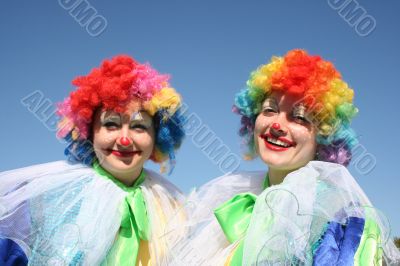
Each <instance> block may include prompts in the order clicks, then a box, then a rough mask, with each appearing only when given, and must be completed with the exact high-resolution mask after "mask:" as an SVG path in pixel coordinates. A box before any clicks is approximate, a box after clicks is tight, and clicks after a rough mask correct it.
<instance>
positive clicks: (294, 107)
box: [254, 92, 317, 171]
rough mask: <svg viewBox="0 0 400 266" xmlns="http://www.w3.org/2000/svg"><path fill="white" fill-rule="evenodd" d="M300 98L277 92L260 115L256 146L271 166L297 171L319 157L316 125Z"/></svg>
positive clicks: (255, 137)
mask: <svg viewBox="0 0 400 266" xmlns="http://www.w3.org/2000/svg"><path fill="white" fill-rule="evenodd" d="M297 100H298V99H297V98H294V97H292V96H290V95H284V94H282V93H275V92H274V93H272V94H271V95H270V96H269V97H268V98H267V99H265V101H264V103H263V109H262V112H261V113H260V114H259V115H258V116H257V119H256V123H255V128H254V141H255V147H256V151H257V153H258V154H259V155H260V157H261V159H262V160H263V161H264V162H265V163H266V164H267V165H268V166H269V168H270V169H277V170H285V171H291V170H295V169H298V168H299V167H302V166H304V165H306V164H307V163H308V162H309V161H310V160H312V159H313V158H314V157H315V152H316V146H317V143H316V128H315V126H314V125H313V124H312V123H311V120H310V119H309V118H308V117H307V114H306V109H305V108H304V106H302V105H299V104H298V101H297Z"/></svg>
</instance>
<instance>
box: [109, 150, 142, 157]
mask: <svg viewBox="0 0 400 266" xmlns="http://www.w3.org/2000/svg"><path fill="white" fill-rule="evenodd" d="M107 151H108V152H110V153H111V154H113V155H115V156H117V157H132V156H134V155H140V154H141V153H142V151H121V150H112V149H107Z"/></svg>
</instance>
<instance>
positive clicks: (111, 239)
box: [0, 55, 184, 265]
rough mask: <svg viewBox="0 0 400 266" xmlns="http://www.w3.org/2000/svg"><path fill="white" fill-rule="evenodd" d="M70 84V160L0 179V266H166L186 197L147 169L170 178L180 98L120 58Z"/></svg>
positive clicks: (179, 129)
mask: <svg viewBox="0 0 400 266" xmlns="http://www.w3.org/2000/svg"><path fill="white" fill-rule="evenodd" d="M73 84H74V85H75V86H76V87H77V89H76V90H75V91H73V92H72V93H71V94H70V96H69V97H68V98H67V99H65V101H64V102H62V103H60V104H59V106H58V114H59V116H60V118H61V119H60V122H59V125H58V132H57V135H58V137H60V138H61V139H63V140H64V141H65V142H66V143H67V148H66V149H65V154H66V155H67V157H68V161H57V162H51V163H47V164H41V165H35V166H30V167H26V168H22V169H16V170H11V171H7V172H3V173H1V174H0V180H1V181H0V248H3V252H2V253H0V254H3V255H2V256H3V261H4V263H9V264H10V265H11V264H13V263H21V264H26V263H29V264H32V265H100V264H101V265H165V264H167V263H168V260H169V259H168V257H169V254H168V248H167V246H168V241H170V239H169V237H168V235H166V231H167V230H168V229H167V227H168V223H170V222H172V221H174V220H180V219H183V217H175V216H174V215H175V214H176V212H177V210H178V209H179V208H180V206H181V204H182V203H181V201H182V195H181V193H180V191H179V190H178V189H177V188H176V187H175V186H174V185H172V184H171V183H170V182H168V181H167V180H166V179H164V178H163V177H162V176H160V175H158V174H157V173H155V172H153V171H150V170H147V169H144V168H143V166H144V163H145V162H146V161H148V160H153V161H154V162H157V163H161V164H162V170H168V171H169V172H171V171H172V168H173V166H174V163H175V151H176V150H177V149H178V148H179V147H180V145H181V142H182V140H183V137H184V131H183V122H184V117H183V115H182V111H181V97H180V96H179V94H177V93H176V92H175V90H174V89H173V88H171V87H170V86H169V84H168V76H166V75H161V74H159V73H157V71H156V70H154V69H153V68H151V67H150V66H149V65H148V64H140V63H138V62H136V61H135V60H134V59H132V58H131V57H129V56H123V55H121V56H116V57H114V58H112V59H111V60H105V61H104V62H103V63H102V65H101V66H100V67H99V68H95V69H93V70H92V71H91V72H90V73H89V74H88V75H87V76H82V77H78V78H76V79H75V80H74V81H73ZM6 248H7V249H8V250H9V251H7V252H5V251H4V249H6ZM7 254H8V258H4V257H5V256H6V255H7Z"/></svg>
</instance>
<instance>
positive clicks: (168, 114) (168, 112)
mask: <svg viewBox="0 0 400 266" xmlns="http://www.w3.org/2000/svg"><path fill="white" fill-rule="evenodd" d="M168 80H169V76H168V75H161V74H159V73H158V72H157V71H156V70H155V69H153V68H152V67H151V66H150V65H149V64H140V63H138V62H137V61H135V60H134V59H133V58H131V57H129V56H126V55H119V56H116V57H114V58H112V59H111V60H105V61H104V62H103V63H102V64H101V66H100V67H98V68H94V69H93V70H92V71H91V72H90V73H89V74H88V75H87V76H81V77H77V78H76V79H74V80H73V81H72V84H73V85H74V86H76V87H77V89H76V90H75V91H73V92H71V93H70V95H69V97H68V98H66V99H65V100H64V101H63V102H62V103H59V104H58V110H57V114H58V115H59V117H60V121H59V123H58V131H57V136H58V137H60V138H62V139H64V140H65V141H66V142H67V148H66V149H65V155H66V156H67V157H68V159H69V160H70V161H74V162H81V163H84V164H87V165H91V164H92V163H93V161H94V160H95V159H96V155H95V152H94V149H93V143H92V141H91V126H92V123H93V116H94V113H95V111H96V110H97V109H98V108H103V109H105V110H113V111H115V112H124V111H125V110H126V107H127V105H128V103H129V102H130V101H131V100H133V99H139V100H140V101H141V102H142V105H143V108H144V110H145V111H147V112H148V113H149V114H150V115H151V116H152V117H153V120H154V122H155V129H156V137H155V147H154V150H153V153H152V155H151V159H152V160H153V161H154V162H157V163H163V162H168V164H169V166H170V170H172V168H173V165H174V162H175V151H176V150H177V149H178V148H179V147H180V145H181V143H182V141H183V138H184V135H185V133H184V129H183V126H184V122H185V117H184V115H183V112H182V111H181V106H182V101H181V97H180V95H179V94H178V93H177V92H176V91H175V90H174V89H173V88H170V86H169V83H168ZM164 168H165V164H162V168H161V170H162V171H163V170H164Z"/></svg>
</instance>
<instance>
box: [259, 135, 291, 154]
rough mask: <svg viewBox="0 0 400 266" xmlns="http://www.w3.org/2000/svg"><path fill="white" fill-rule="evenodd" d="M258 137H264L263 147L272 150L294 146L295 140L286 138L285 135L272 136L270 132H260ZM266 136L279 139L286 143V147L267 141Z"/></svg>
mask: <svg viewBox="0 0 400 266" xmlns="http://www.w3.org/2000/svg"><path fill="white" fill-rule="evenodd" d="M260 137H261V138H263V139H264V144H265V147H267V148H268V149H270V150H272V151H286V150H288V149H289V148H291V147H294V146H296V143H295V142H293V141H291V140H288V139H287V138H285V137H275V136H272V135H271V134H270V133H266V134H261V135H260ZM268 138H269V139H274V140H279V141H280V142H283V143H284V144H286V147H283V146H280V145H277V144H274V143H271V142H269V141H268Z"/></svg>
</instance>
